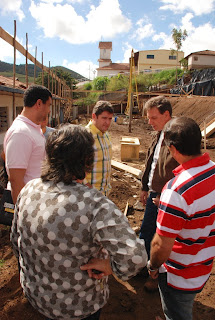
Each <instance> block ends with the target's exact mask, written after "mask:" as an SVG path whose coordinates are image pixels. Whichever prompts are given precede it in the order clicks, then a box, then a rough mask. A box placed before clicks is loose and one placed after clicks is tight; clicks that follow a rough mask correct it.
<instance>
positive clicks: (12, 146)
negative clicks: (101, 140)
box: [4, 85, 52, 204]
mask: <svg viewBox="0 0 215 320" xmlns="http://www.w3.org/2000/svg"><path fill="white" fill-rule="evenodd" d="M51 103H52V94H51V92H50V91H49V90H48V89H47V88H45V87H43V86H38V85H32V86H30V87H29V88H28V89H27V90H26V91H25V93H24V108H23V110H22V113H21V114H20V115H19V116H18V117H17V118H16V119H15V120H14V121H13V123H12V125H11V127H10V128H9V129H8V131H7V132H6V135H5V139H4V153H5V157H6V170H7V173H8V177H9V188H11V194H12V198H13V202H14V204H15V203H16V199H17V196H18V194H19V192H20V190H21V189H22V188H23V187H24V185H25V184H26V183H27V182H28V181H30V180H32V179H34V178H39V177H40V170H41V164H42V161H43V159H44V157H45V138H44V136H43V133H42V130H41V127H40V123H41V122H42V121H44V120H46V118H47V115H48V114H49V113H50V106H51Z"/></svg>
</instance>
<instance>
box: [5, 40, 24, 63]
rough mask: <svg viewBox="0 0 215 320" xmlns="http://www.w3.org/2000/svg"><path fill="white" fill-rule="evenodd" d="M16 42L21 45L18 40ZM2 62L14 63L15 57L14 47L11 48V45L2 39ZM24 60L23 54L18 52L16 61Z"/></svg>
mask: <svg viewBox="0 0 215 320" xmlns="http://www.w3.org/2000/svg"><path fill="white" fill-rule="evenodd" d="M16 40H17V41H18V42H19V43H20V40H19V39H18V38H16ZM0 48H1V50H0V60H1V61H7V62H10V63H11V62H13V57H14V49H13V46H11V45H10V44H9V43H7V42H6V41H4V40H3V39H1V38H0ZM21 58H22V55H21V53H19V51H17V50H16V60H17V61H19V60H20V59H21Z"/></svg>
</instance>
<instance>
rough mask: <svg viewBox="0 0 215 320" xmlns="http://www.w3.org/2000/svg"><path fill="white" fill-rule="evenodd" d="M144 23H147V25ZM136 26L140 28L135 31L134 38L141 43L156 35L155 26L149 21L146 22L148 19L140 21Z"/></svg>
mask: <svg viewBox="0 0 215 320" xmlns="http://www.w3.org/2000/svg"><path fill="white" fill-rule="evenodd" d="M144 22H145V23H146V24H145V25H144ZM136 25H137V26H138V28H137V29H136V30H135V32H134V35H133V36H132V38H135V39H136V40H137V41H141V40H143V39H145V38H148V37H151V36H152V35H153V34H154V33H155V31H154V29H153V25H152V24H151V23H149V22H148V21H147V22H146V19H140V20H138V21H137V23H136Z"/></svg>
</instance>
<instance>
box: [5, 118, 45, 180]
mask: <svg viewBox="0 0 215 320" xmlns="http://www.w3.org/2000/svg"><path fill="white" fill-rule="evenodd" d="M4 152H5V156H6V169H7V172H8V171H9V169H26V173H25V176H24V183H25V184H26V183H27V182H28V181H30V180H32V179H35V178H39V177H40V174H41V165H42V161H43V160H44V158H45V138H44V136H43V133H42V130H41V127H40V125H37V124H35V123H34V122H32V121H31V120H29V119H28V118H26V117H24V116H22V115H18V117H17V118H16V119H15V120H14V121H13V123H12V125H11V127H10V128H9V129H8V131H7V132H6V135H5V138H4Z"/></svg>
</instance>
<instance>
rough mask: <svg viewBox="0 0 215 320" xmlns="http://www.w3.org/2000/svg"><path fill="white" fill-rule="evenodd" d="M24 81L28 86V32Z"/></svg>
mask: <svg viewBox="0 0 215 320" xmlns="http://www.w3.org/2000/svg"><path fill="white" fill-rule="evenodd" d="M25 82H26V88H28V34H27V33H26V59H25Z"/></svg>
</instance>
